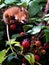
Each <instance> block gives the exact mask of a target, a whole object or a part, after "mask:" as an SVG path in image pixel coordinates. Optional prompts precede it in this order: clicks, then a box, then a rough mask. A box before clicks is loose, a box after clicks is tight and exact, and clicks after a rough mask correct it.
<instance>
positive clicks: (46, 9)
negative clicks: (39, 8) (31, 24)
mask: <svg viewBox="0 0 49 65" xmlns="http://www.w3.org/2000/svg"><path fill="white" fill-rule="evenodd" d="M48 8H49V0H47V3H46V7H45V10H44V12H43V16H42V18H44V17H45V15H46V14H47V12H48ZM42 23H43V21H42V22H41V23H40V24H39V26H41V25H42Z"/></svg>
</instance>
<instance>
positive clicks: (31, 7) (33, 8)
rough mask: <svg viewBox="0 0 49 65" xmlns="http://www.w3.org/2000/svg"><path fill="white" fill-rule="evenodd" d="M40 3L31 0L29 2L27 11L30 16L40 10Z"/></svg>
mask: <svg viewBox="0 0 49 65" xmlns="http://www.w3.org/2000/svg"><path fill="white" fill-rule="evenodd" d="M40 7H41V6H40V5H39V4H38V3H37V2H34V1H31V2H30V3H29V7H28V11H29V14H30V16H31V17H32V16H34V15H36V14H37V13H38V12H39V11H40Z"/></svg>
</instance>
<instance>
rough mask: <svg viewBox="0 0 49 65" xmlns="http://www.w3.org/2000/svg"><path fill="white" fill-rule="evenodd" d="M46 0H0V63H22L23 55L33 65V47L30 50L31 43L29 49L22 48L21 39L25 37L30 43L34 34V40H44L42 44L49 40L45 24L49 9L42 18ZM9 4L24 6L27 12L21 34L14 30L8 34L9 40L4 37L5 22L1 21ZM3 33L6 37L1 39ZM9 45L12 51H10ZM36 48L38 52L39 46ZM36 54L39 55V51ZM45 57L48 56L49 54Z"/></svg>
mask: <svg viewBox="0 0 49 65" xmlns="http://www.w3.org/2000/svg"><path fill="white" fill-rule="evenodd" d="M46 2H47V0H0V48H1V49H0V63H1V64H2V65H22V57H24V58H25V59H26V60H27V61H28V63H30V65H34V62H35V58H34V54H35V53H34V51H33V49H34V48H33V49H32V50H31V51H30V48H31V46H32V45H31V46H30V48H29V49H24V48H23V46H22V41H23V40H24V39H26V38H27V40H28V41H30V43H32V41H34V40H32V36H35V37H37V39H36V41H37V40H40V39H41V40H42V41H41V42H44V43H42V45H44V44H45V43H47V42H49V26H47V23H48V25H49V11H48V12H47V14H46V15H45V17H44V18H42V15H43V12H44V9H45V6H46ZM11 6H23V7H24V8H26V9H27V10H28V13H29V20H28V23H27V24H25V25H23V26H22V28H23V32H22V36H21V35H20V34H21V33H17V32H15V34H12V36H11V35H10V38H11V39H10V42H9V41H8V40H7V38H6V36H7V35H6V32H5V30H6V28H5V24H4V22H3V12H4V10H6V9H7V8H9V7H11ZM40 24H41V25H40ZM12 32H13V31H12ZM16 33H17V34H16ZM4 34H5V38H6V39H3V38H4ZM10 34H11V33H10ZM43 38H44V40H45V38H46V40H45V41H44V40H43ZM17 39H18V41H17ZM1 45H4V46H1ZM10 45H11V47H12V50H13V51H14V52H12V50H11V47H10ZM33 45H34V44H33ZM2 48H3V50H2ZM37 49H38V52H39V47H37ZM48 50H49V49H48ZM31 52H33V53H31ZM46 52H47V51H46ZM38 54H39V55H40V56H41V52H40V53H38ZM47 54H48V52H47ZM45 55H46V54H45ZM48 55H49V54H48ZM46 57H47V56H46ZM47 58H49V56H48V57H47ZM39 62H41V63H43V64H41V65H45V63H47V61H46V60H41V61H40V60H39ZM44 62H45V63H44ZM39 65H40V64H39Z"/></svg>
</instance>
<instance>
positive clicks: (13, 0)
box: [5, 0, 19, 4]
mask: <svg viewBox="0 0 49 65" xmlns="http://www.w3.org/2000/svg"><path fill="white" fill-rule="evenodd" d="M14 2H19V0H10V1H9V0H5V3H6V4H11V3H14Z"/></svg>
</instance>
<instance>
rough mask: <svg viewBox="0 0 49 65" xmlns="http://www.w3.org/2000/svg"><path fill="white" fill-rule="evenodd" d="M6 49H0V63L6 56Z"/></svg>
mask: <svg viewBox="0 0 49 65" xmlns="http://www.w3.org/2000/svg"><path fill="white" fill-rule="evenodd" d="M5 55H6V50H2V51H0V63H2V62H3V61H4V60H5V58H6V56H5Z"/></svg>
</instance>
